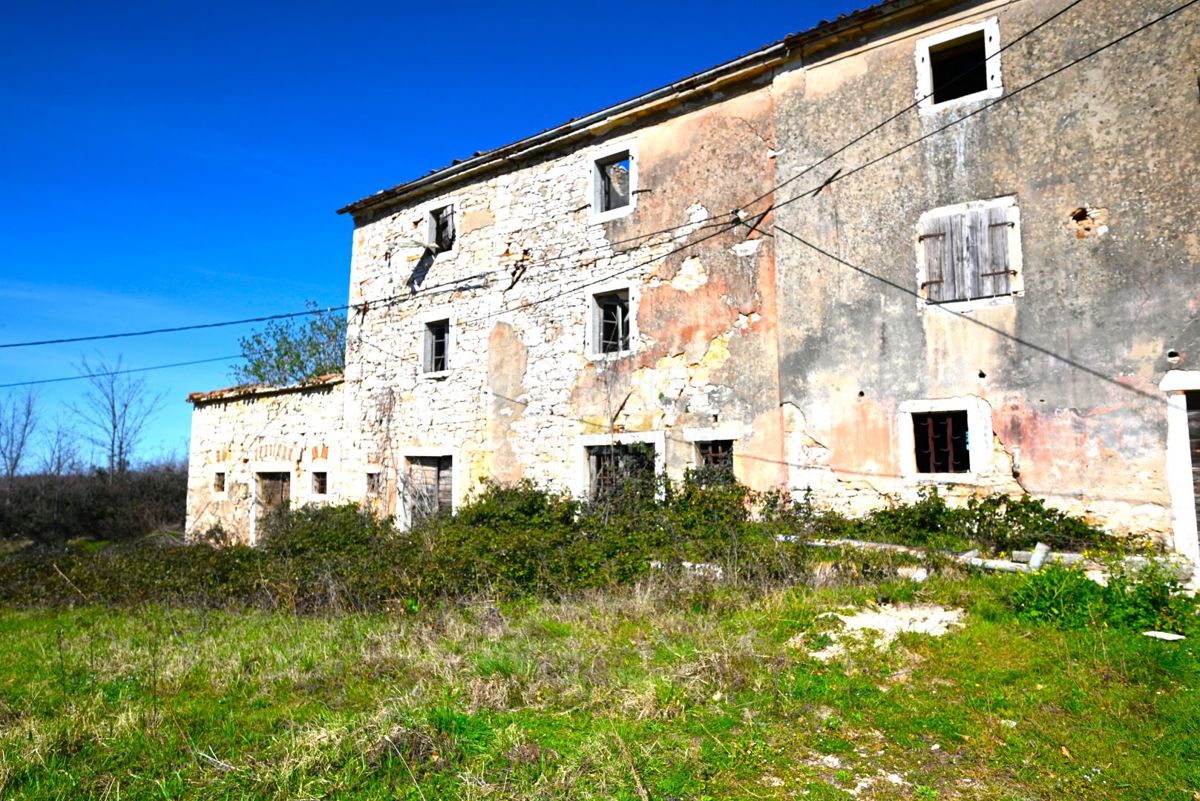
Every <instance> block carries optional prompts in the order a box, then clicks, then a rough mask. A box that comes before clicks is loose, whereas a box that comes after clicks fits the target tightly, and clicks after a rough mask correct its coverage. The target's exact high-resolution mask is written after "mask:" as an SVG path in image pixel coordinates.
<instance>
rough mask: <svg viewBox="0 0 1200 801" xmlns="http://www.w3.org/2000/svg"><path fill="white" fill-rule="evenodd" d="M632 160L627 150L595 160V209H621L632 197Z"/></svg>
mask: <svg viewBox="0 0 1200 801" xmlns="http://www.w3.org/2000/svg"><path fill="white" fill-rule="evenodd" d="M631 167H632V160H631V157H630V153H629V151H628V150H623V151H621V152H619V153H614V154H612V155H610V156H605V157H604V158H602V159H597V161H596V177H595V182H596V198H595V204H596V211H598V212H601V213H603V212H606V211H614V210H616V209H623V208H625V207H626V206H628V205H629V203H630V200H631V198H632V197H633V185H632V172H631Z"/></svg>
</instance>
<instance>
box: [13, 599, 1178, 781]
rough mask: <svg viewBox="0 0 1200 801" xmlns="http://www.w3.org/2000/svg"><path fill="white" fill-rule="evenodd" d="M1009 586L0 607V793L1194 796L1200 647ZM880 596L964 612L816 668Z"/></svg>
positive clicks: (860, 649)
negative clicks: (1128, 628) (297, 605)
mask: <svg viewBox="0 0 1200 801" xmlns="http://www.w3.org/2000/svg"><path fill="white" fill-rule="evenodd" d="M1008 587H1009V585H1008V583H1007V582H1006V580H1005V579H1003V578H972V579H965V578H959V579H944V580H935V581H932V582H930V583H929V584H926V585H921V586H919V587H918V586H917V585H912V584H906V583H895V582H892V583H888V584H882V585H873V584H861V585H857V586H852V587H840V588H830V589H822V590H817V591H814V590H808V589H803V588H797V589H793V590H788V591H777V592H770V593H766V594H756V593H744V592H741V591H739V590H734V589H726V588H717V589H713V588H711V587H709V588H704V587H698V588H692V589H690V590H689V589H684V590H681V589H680V588H679V587H675V586H666V585H663V586H656V585H642V586H639V587H636V588H628V589H623V590H612V591H608V592H604V593H596V594H592V595H585V596H580V597H577V598H574V599H572V600H569V601H561V602H551V601H523V602H520V603H516V604H500V605H499V606H497V605H495V604H492V603H490V602H487V601H482V600H481V601H478V602H476V603H473V604H469V605H463V606H458V607H447V608H443V609H428V610H424V611H422V612H421V613H420V614H417V615H402V614H392V615H384V614H379V615H369V616H356V615H346V616H330V617H298V616H293V615H289V614H285V613H272V612H256V611H243V612H216V611H190V610H180V609H170V608H164V607H157V606H155V607H142V608H134V609H122V610H111V609H102V608H81V609H75V610H66V611H20V612H18V611H5V612H0V797H2V798H4V799H34V798H36V799H55V798H63V799H68V798H69V799H77V798H97V799H99V798H105V799H114V801H115V799H118V798H121V799H178V798H206V799H207V798H214V799H250V798H281V799H282V798H288V799H300V798H331V799H332V798H337V799H351V798H352V799H394V798H408V799H430V800H431V799H442V798H464V799H474V798H488V799H508V798H513V799H516V798H522V799H524V798H547V799H549V798H562V799H589V798H595V799H630V800H631V801H642V800H643V799H655V800H656V801H666V800H667V799H677V800H678V801H683V799H694V800H696V801H699V799H727V798H746V799H751V798H753V799H761V798H777V799H785V798H796V797H806V798H810V799H847V798H852V797H854V796H853V795H852V794H851V793H852V791H855V790H857V792H858V795H857V797H858V798H860V799H863V798H873V799H913V798H915V799H953V798H996V799H1022V798H1085V799H1086V798H1095V799H1110V798H1145V799H1183V800H1184V801H1193V798H1194V796H1193V793H1194V792H1196V791H1200V697H1198V695H1197V693H1198V691H1197V688H1200V659H1198V656H1200V655H1198V654H1197V651H1196V645H1195V643H1194V642H1193V641H1192V640H1190V639H1189V640H1184V641H1182V642H1178V643H1165V642H1160V641H1156V640H1151V639H1148V638H1145V637H1141V636H1139V635H1137V634H1131V633H1127V632H1120V631H1114V630H1106V629H1087V630H1083V631H1073V632H1069V631H1064V630H1060V629H1057V628H1052V627H1040V626H1034V625H1031V624H1028V623H1022V622H1019V621H1018V620H1017V619H1016V618H1015V617H1013V616H1012V615H1011V613H1009V612H1008V611H1007V606H1006V604H1005V602H1004V598H1005V597H1006V594H1007V592H1008ZM873 600H903V601H918V602H935V603H946V604H951V605H957V606H961V607H964V608H965V609H967V616H966V624H965V626H964V627H963V628H961V629H959V630H956V631H954V632H952V633H951V634H950V635H947V636H945V637H942V638H930V637H922V636H919V635H903V636H902V637H901V639H900V640H899V642H898V643H896V644H895V645H894V646H893V647H892V648H891V649H890V650H888V651H886V652H884V653H878V652H876V651H875V650H873V649H871V648H870V647H866V646H864V647H861V648H857V649H852V650H851V651H850V652H849V653H848V654H846V655H845V656H843V657H840V658H839V659H837V660H836V661H834V662H831V663H829V664H825V663H821V662H818V661H815V660H813V659H811V658H809V657H808V656H807V654H806V653H805V652H804V651H802V650H798V649H796V648H795V647H794V646H792V645H789V644H788V643H789V640H790V639H791V638H793V637H794V636H795V635H797V634H805V635H811V636H812V637H813V639H814V641H817V642H819V641H820V639H821V632H822V631H824V630H825V629H827V628H828V625H827V623H828V618H819V617H818V615H820V614H821V613H822V612H826V611H829V610H832V609H839V608H845V607H849V606H855V605H861V604H863V603H867V602H871V601H873Z"/></svg>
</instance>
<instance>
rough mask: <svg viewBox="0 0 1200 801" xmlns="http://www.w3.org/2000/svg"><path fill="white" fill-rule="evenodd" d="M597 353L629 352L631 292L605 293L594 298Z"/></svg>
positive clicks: (595, 345) (623, 290)
mask: <svg viewBox="0 0 1200 801" xmlns="http://www.w3.org/2000/svg"><path fill="white" fill-rule="evenodd" d="M594 303H595V320H594V321H593V325H594V330H595V341H594V350H595V352H596V353H621V352H623V351H627V350H629V290H627V289H621V290H618V291H616V292H605V293H603V294H600V295H596V296H594Z"/></svg>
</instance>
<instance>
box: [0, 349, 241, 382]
mask: <svg viewBox="0 0 1200 801" xmlns="http://www.w3.org/2000/svg"><path fill="white" fill-rule="evenodd" d="M239 358H241V354H240V353H237V354H234V355H232V356H216V357H214V358H212V359H196V360H195V361H190V362H174V363H172V364H156V365H154V366H153V367H130V368H129V369H126V370H109V371H107V372H102V373H82V374H80V375H68V376H63V377H62V378H41V379H38V380H36V381H16V382H14V383H11V384H0V389H10V388H12V387H32V386H37V385H39V384H57V383H59V382H61V381H82V380H84V379H87V378H106V377H108V376H114V375H125V374H127V373H148V372H150V371H151V370H168V369H170V368H172V367H191V366H192V365H194V364H211V363H212V362H227V361H230V360H232V359H239Z"/></svg>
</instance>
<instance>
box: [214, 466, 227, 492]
mask: <svg viewBox="0 0 1200 801" xmlns="http://www.w3.org/2000/svg"><path fill="white" fill-rule="evenodd" d="M224 491H225V471H224V470H222V471H220V472H217V473H213V492H224Z"/></svg>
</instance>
